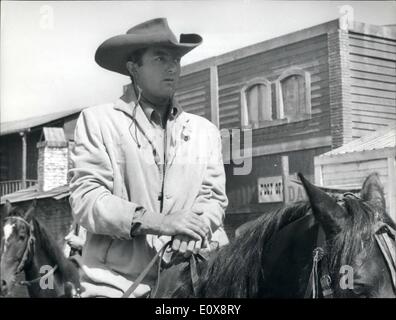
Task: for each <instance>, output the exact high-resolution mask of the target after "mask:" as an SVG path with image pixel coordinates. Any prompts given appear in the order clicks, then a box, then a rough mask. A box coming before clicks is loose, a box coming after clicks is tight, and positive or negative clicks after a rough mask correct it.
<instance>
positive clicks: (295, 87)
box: [276, 69, 311, 120]
mask: <svg viewBox="0 0 396 320" xmlns="http://www.w3.org/2000/svg"><path fill="white" fill-rule="evenodd" d="M276 95H277V99H276V104H277V108H276V109H277V118H280V119H283V118H287V119H289V120H294V119H298V118H301V117H304V116H306V115H310V114H311V77H310V74H309V73H308V72H306V71H303V70H301V69H289V70H286V71H285V72H283V73H282V75H281V76H280V77H279V78H278V80H277V81H276Z"/></svg>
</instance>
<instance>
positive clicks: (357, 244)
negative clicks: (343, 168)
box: [327, 198, 395, 278]
mask: <svg viewBox="0 0 396 320" xmlns="http://www.w3.org/2000/svg"><path fill="white" fill-rule="evenodd" d="M344 202H345V209H346V211H347V219H346V222H345V225H344V227H343V228H342V230H341V232H340V233H338V234H337V235H336V236H335V237H334V238H333V239H331V240H330V241H329V242H328V244H327V252H328V254H329V265H330V270H331V272H332V273H333V274H334V275H335V276H337V278H338V276H339V268H340V266H342V265H350V266H353V264H354V259H356V257H358V256H359V255H360V256H362V257H363V258H364V256H365V255H366V254H367V253H369V252H370V250H371V249H372V248H373V245H374V244H375V240H374V235H375V233H376V231H377V230H376V229H375V226H376V225H378V223H381V222H382V223H387V224H388V225H390V226H391V227H392V228H395V223H394V222H393V221H392V219H391V218H390V217H389V216H388V214H387V213H386V212H385V210H384V208H382V207H381V206H378V203H377V204H375V203H370V202H366V201H363V200H361V199H354V198H345V199H344Z"/></svg>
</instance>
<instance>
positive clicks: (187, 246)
mask: <svg viewBox="0 0 396 320" xmlns="http://www.w3.org/2000/svg"><path fill="white" fill-rule="evenodd" d="M207 246H208V242H207V238H206V237H205V238H204V241H202V240H198V241H196V240H194V239H191V238H190V237H187V236H184V235H177V236H174V237H173V241H172V250H174V251H175V253H176V254H177V256H179V257H180V256H183V258H189V257H190V256H191V255H192V254H196V253H198V251H199V250H200V249H201V248H206V247H207Z"/></svg>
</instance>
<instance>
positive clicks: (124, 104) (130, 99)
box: [114, 85, 183, 120]
mask: <svg viewBox="0 0 396 320" xmlns="http://www.w3.org/2000/svg"><path fill="white" fill-rule="evenodd" d="M136 101H137V98H136V95H135V93H134V91H133V90H132V86H131V85H129V86H128V88H127V90H126V92H125V94H124V95H123V96H122V97H120V98H119V99H118V100H117V101H116V102H115V104H114V109H116V110H120V111H122V112H124V113H126V114H127V115H129V116H130V117H133V109H134V107H135V104H136ZM140 109H142V108H141V107H140ZM182 112H183V109H182V107H181V106H180V105H179V103H178V102H177V101H176V99H175V97H174V96H173V98H172V105H171V110H170V112H169V116H168V117H169V120H175V119H176V118H177V117H178V116H179V115H180V114H181V113H182Z"/></svg>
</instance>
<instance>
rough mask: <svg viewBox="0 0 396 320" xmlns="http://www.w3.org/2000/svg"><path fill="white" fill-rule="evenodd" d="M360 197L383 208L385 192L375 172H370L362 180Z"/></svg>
mask: <svg viewBox="0 0 396 320" xmlns="http://www.w3.org/2000/svg"><path fill="white" fill-rule="evenodd" d="M360 197H361V198H362V199H363V200H364V201H368V202H371V203H372V204H374V205H375V206H377V207H379V208H382V209H383V210H385V208H386V202H385V193H384V186H383V185H382V183H381V180H380V178H379V175H378V173H377V172H373V173H371V174H370V175H369V176H368V177H367V178H366V179H365V180H364V182H363V186H362V190H361V191H360Z"/></svg>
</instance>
